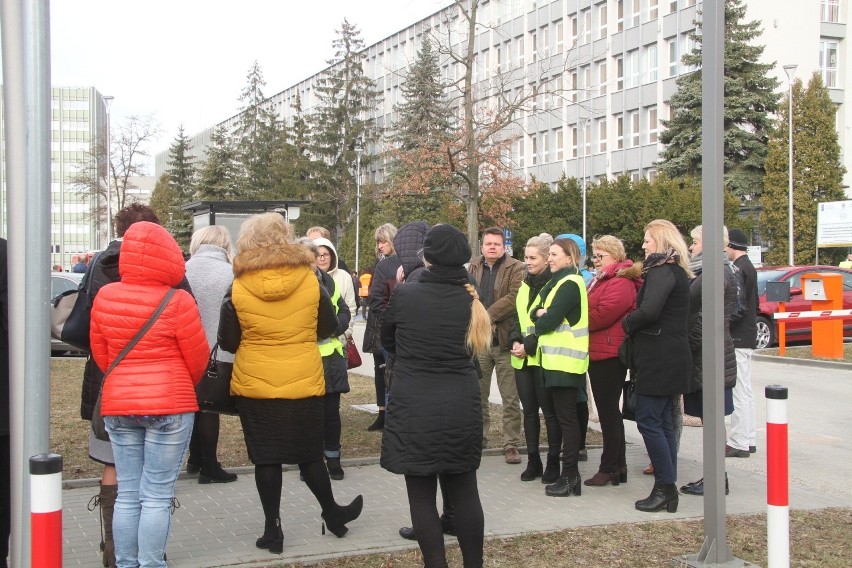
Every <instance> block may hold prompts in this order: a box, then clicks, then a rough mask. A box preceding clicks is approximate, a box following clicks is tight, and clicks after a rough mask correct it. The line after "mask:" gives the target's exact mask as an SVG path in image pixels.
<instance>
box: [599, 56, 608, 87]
mask: <svg viewBox="0 0 852 568" xmlns="http://www.w3.org/2000/svg"><path fill="white" fill-rule="evenodd" d="M606 84H607V76H606V59H602V60H601V61H599V62H598V94H599V95H605V94H606Z"/></svg>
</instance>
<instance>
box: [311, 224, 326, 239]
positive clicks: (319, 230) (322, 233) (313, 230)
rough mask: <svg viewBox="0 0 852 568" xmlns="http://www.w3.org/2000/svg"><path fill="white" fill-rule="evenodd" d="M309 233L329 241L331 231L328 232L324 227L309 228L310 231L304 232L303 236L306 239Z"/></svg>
mask: <svg viewBox="0 0 852 568" xmlns="http://www.w3.org/2000/svg"><path fill="white" fill-rule="evenodd" d="M311 233H319V234H320V236H322V238H324V239H328V240H331V231H329V230H328V229H326V228H325V227H320V226H319V225H317V226H315V227H311V228H310V229H308V230H307V231H305V236H306V237H307V236H308V235H310V234H311Z"/></svg>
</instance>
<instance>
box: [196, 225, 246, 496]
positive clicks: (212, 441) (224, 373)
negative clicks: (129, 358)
mask: <svg viewBox="0 0 852 568" xmlns="http://www.w3.org/2000/svg"><path fill="white" fill-rule="evenodd" d="M189 254H191V255H192V257H191V258H190V259H189V260H188V261H187V262H186V279H187V280H188V281H189V285H190V287H191V288H192V294H193V296H195V301H196V302H198V311H199V312H201V324H202V325H203V326H204V335H205V336H207V345H208V346H209V347H210V349H213V346H215V345H216V333H217V331H218V330H219V310H220V309H221V307H222V299H223V298H224V297H225V294H226V293H227V292H228V289H229V288H230V287H231V282H233V280H234V269H233V268H232V267H231V260H232V259H233V257H234V248H233V246H232V245H231V233H230V232H229V231H228V228H227V227H225V226H223V225H210V226H208V227H203V228H201V229H199V230H198V231H196V232H195V233H193V234H192V240H190V242H189ZM233 364H234V354H233V353H228V352H227V351H225V350H224V349H219V350H218V351H217V353H216V366H217V368H218V371H219V376H220V377H230V376H231V370H232V368H233ZM219 422H220V421H219V415H218V414H216V413H215V412H198V413H196V415H195V425H194V426H193V428H192V438H190V441H189V459H188V460H187V462H186V472H187V473H188V474H193V473H197V474H198V483H202V484H205V483H230V482H231V481H236V480H237V474H236V473H231V472H228V471H225V470H224V469H222V465H221V464H220V463H219V460H218V459H217V457H216V448H217V446H218V445H219Z"/></svg>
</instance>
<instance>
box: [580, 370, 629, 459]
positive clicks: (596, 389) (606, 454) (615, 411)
mask: <svg viewBox="0 0 852 568" xmlns="http://www.w3.org/2000/svg"><path fill="white" fill-rule="evenodd" d="M626 375H627V368H626V367H625V366H624V364H623V363H622V362H621V360H619V359H618V357H615V358H612V359H603V360H602V361H590V362H589V381H590V382H591V383H592V394H593V395H594V397H595V404H596V405H597V407H598V417H599V418H600V421H601V433H602V434H603V453H602V454H601V465H600V471H602V472H604V473H616V472H618V471H620V470H621V468H622V467H624V466H626V465H627V461H626V459H625V442H624V420H623V419H622V417H621V408H619V406H618V403H619V400H620V399H621V391H622V387H623V385H624V379H625V377H626Z"/></svg>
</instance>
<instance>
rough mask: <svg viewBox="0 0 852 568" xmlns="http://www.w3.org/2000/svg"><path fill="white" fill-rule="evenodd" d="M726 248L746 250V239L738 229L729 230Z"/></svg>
mask: <svg viewBox="0 0 852 568" xmlns="http://www.w3.org/2000/svg"><path fill="white" fill-rule="evenodd" d="M728 248H732V249H734V250H748V237H746V234H745V233H743V232H742V231H741V230H739V229H731V230H730V231H728Z"/></svg>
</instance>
